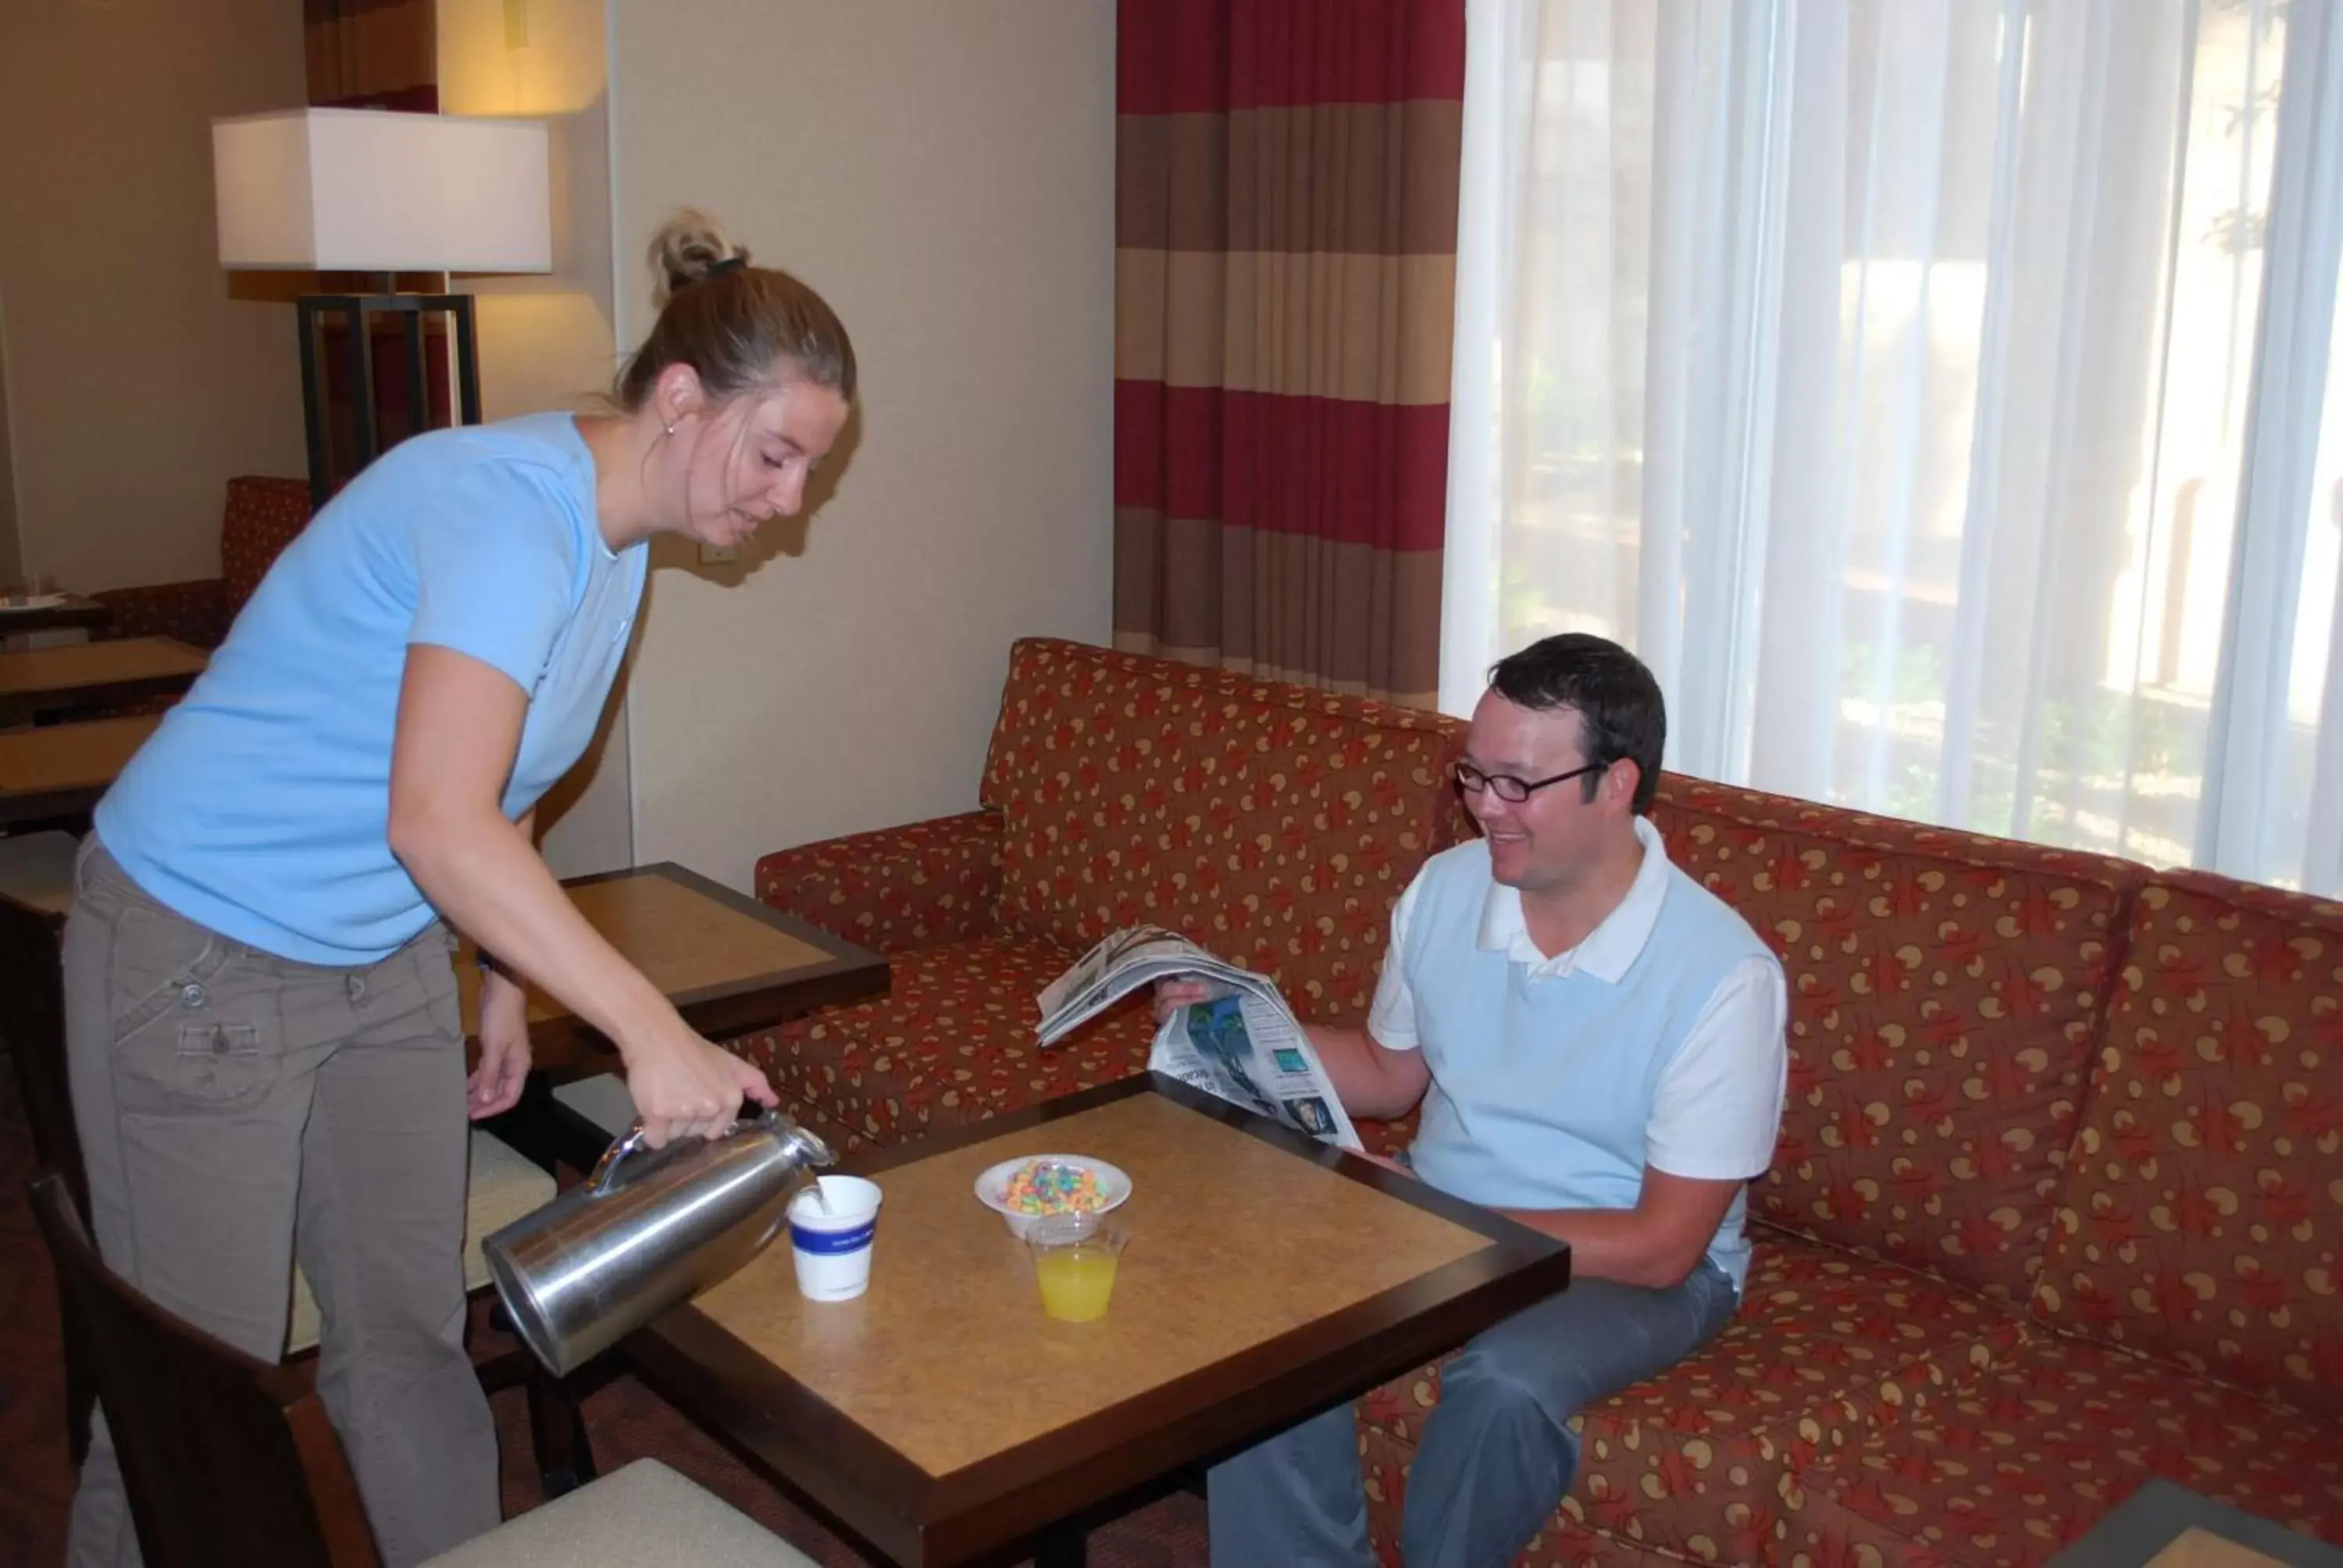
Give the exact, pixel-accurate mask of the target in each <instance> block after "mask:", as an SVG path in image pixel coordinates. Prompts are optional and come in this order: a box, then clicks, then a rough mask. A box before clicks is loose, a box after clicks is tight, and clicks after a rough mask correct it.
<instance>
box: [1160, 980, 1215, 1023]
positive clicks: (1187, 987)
mask: <svg viewBox="0 0 2343 1568" xmlns="http://www.w3.org/2000/svg"><path fill="white" fill-rule="evenodd" d="M1210 1000H1212V987H1210V986H1208V985H1206V984H1205V983H1204V982H1203V981H1202V980H1157V981H1156V982H1155V1027H1156V1028H1158V1029H1161V1028H1162V1027H1163V1026H1164V1025H1165V1024H1167V1023H1169V1022H1171V1021H1172V1014H1173V1013H1175V1012H1178V1011H1179V1010H1181V1009H1182V1008H1184V1007H1193V1006H1194V1005H1195V1004H1196V1003H1198V1002H1200V1001H1210Z"/></svg>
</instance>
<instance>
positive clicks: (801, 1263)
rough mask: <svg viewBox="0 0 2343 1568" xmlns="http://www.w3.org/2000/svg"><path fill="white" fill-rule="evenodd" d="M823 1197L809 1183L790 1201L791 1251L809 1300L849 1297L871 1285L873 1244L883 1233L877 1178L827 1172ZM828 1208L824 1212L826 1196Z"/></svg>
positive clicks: (843, 1298)
mask: <svg viewBox="0 0 2343 1568" xmlns="http://www.w3.org/2000/svg"><path fill="white" fill-rule="evenodd" d="M818 1180H819V1181H820V1183H821V1197H820V1198H817V1197H815V1196H814V1192H813V1189H812V1188H810V1187H809V1188H807V1189H806V1190H805V1191H802V1192H800V1193H799V1194H798V1195H797V1196H796V1197H795V1198H793V1199H791V1200H790V1201H789V1251H790V1253H791V1254H792V1256H794V1257H795V1259H796V1260H797V1266H798V1289H799V1292H803V1294H804V1295H805V1297H806V1299H807V1300H808V1301H813V1302H850V1301H852V1300H853V1299H854V1298H855V1297H857V1296H859V1295H860V1294H861V1293H862V1292H864V1291H866V1290H869V1289H870V1248H871V1243H872V1241H873V1239H874V1238H875V1237H876V1236H877V1235H878V1233H879V1201H880V1198H881V1197H883V1196H884V1194H882V1193H881V1192H880V1191H879V1183H877V1182H876V1181H864V1180H863V1179H862V1178H861V1177H860V1176H823V1177H820V1178H818ZM823 1199H827V1200H829V1202H830V1208H829V1210H828V1211H824V1210H823V1208H822V1200H823Z"/></svg>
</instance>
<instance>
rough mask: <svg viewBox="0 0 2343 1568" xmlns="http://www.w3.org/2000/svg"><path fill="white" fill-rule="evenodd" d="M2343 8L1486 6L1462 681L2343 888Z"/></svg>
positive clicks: (1448, 630) (1451, 560)
mask: <svg viewBox="0 0 2343 1568" xmlns="http://www.w3.org/2000/svg"><path fill="white" fill-rule="evenodd" d="M2337 8H2338V0H2030V3H2029V0H1471V10H1470V12H1469V35H1470V45H1469V48H1470V51H1471V53H1470V59H1469V64H1468V75H1467V85H1466V93H1465V97H1466V106H1465V114H1466V125H1465V149H1464V184H1463V193H1464V194H1463V223H1462V232H1461V234H1460V241H1459V246H1458V257H1457V263H1458V270H1459V284H1458V297H1459V298H1458V323H1457V325H1458V331H1457V356H1458V359H1457V377H1456V387H1455V402H1454V418H1455V425H1454V433H1453V443H1452V447H1453V450H1452V458H1451V462H1452V477H1451V498H1450V502H1451V504H1450V539H1449V546H1448V555H1447V559H1448V581H1447V584H1446V593H1445V598H1444V606H1443V615H1444V631H1443V673H1442V699H1443V706H1444V707H1447V708H1449V709H1450V710H1452V711H1457V712H1462V711H1466V710H1469V707H1470V704H1471V703H1472V701H1473V699H1475V698H1476V697H1477V696H1478V695H1479V692H1480V690H1481V689H1482V683H1483V673H1484V671H1485V669H1486V667H1487V665H1488V663H1489V662H1490V660H1491V659H1493V658H1496V657H1497V656H1499V655H1500V654H1502V653H1503V652H1504V651H1506V650H1508V649H1510V648H1515V647H1518V646H1520V645H1522V644H1523V643H1525V642H1527V641H1529V640H1531V639H1533V638H1536V637H1539V636H1543V635H1544V634H1546V633H1548V632H1552V631H1557V630H1566V629H1585V630H1593V631H1599V632H1602V633H1604V635H1607V636H1611V637H1615V638H1618V639H1620V640H1621V641H1623V642H1625V643H1626V644H1628V645H1629V646H1630V647H1633V648H1636V649H1637V650H1638V651H1639V652H1640V653H1642V655H1643V656H1644V658H1645V659H1646V660H1647V661H1648V662H1649V663H1650V664H1651V665H1652V666H1653V668H1654V669H1655V670H1656V671H1657V672H1658V674H1659V676H1660V678H1661V681H1662V683H1663V685H1664V687H1665V689H1666V690H1667V694H1668V699H1669V710H1670V719H1671V730H1672V734H1671V736H1670V745H1669V761H1670V765H1671V766H1672V767H1674V768H1677V769H1682V770H1684V771H1686V772H1690V773H1694V774H1699V775H1702V776H1704V777H1708V778H1715V779H1729V780H1734V781H1739V782H1745V783H1750V784H1755V785H1756V786H1758V787H1760V788H1765V789H1778V790H1782V791H1785V792H1786V793H1790V794H1795V795H1801V796H1805V797H1808V798H1810V799H1825V800H1833V801H1838V802H1843V803H1846V804H1851V805H1855V806H1860V807H1863V808H1865V809H1873V810H1880V811H1886V812H1893V813H1896V814H1898V815H1903V816H1910V817H1917V818H1921V819H1927V820H1932V821H1937V822H1943V823H1948V824H1953V825H1957V826H1961V827H1966V828H1972V829H1978V830H1980V831H1986V832H1993V833H2004V834H2010V835H2014V836H2016V837H2020V838H2028V839H2037V840H2041V841H2046V842H2050V843H2057V844H2066V845H2072V846H2076V847H2080V848H2088V849H2103V850H2107V851H2111V852H2116V853H2121V854H2126V855H2130V856H2134V857H2137V858H2140V859H2147V860H2149V861H2152V862H2156V863H2159V864H2176V863H2193V864H2197V865H2204V866H2210V867H2213V868H2215V869H2220V870H2224V871H2227V872H2229V873H2231V874H2233V875H2237V876H2244V877H2250V878H2255V879H2263V880H2269V881H2277V882H2282V883H2286V884H2288V885H2294V886H2308V887H2312V888H2316V889H2319V890H2326V891H2343V669H2338V665H2343V628H2338V621H2337V613H2336V612H2337V585H2338V571H2343V559H2338V558H2339V557H2343V551H2338V533H2343V374H2335V373H2330V366H2336V367H2343V352H2338V344H2337V338H2338V331H2337V313H2336V311H2335V294H2336V279H2337V269H2338V256H2343V17H2338V15H2337ZM2330 671H2335V675H2334V678H2329V676H2330Z"/></svg>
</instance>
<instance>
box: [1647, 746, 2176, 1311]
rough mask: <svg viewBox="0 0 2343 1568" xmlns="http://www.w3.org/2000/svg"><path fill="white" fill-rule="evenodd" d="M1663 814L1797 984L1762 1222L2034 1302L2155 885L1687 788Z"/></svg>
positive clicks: (1831, 812) (1669, 799) (1988, 842)
mask: <svg viewBox="0 0 2343 1568" xmlns="http://www.w3.org/2000/svg"><path fill="white" fill-rule="evenodd" d="M1653 819H1654V822H1656V823H1657V825H1658V826H1659V828H1660V829H1661V831H1662V832H1663V833H1664V835H1665V836H1666V839H1667V843H1668V853H1669V855H1670V856H1671V858H1673V859H1674V860H1675V862H1676V864H1677V865H1679V866H1680V867H1682V868H1683V869H1684V870H1685V871H1686V872H1687V873H1688V874H1690V875H1691V876H1693V877H1695V878H1697V879H1700V881H1701V882H1702V883H1703V884H1704V885H1705V886H1706V887H1707V888H1709V889H1710V890H1712V891H1714V892H1715V893H1716V894H1717V895H1718V896H1719V897H1721V898H1723V899H1724V900H1725V901H1726V902H1728V903H1730V904H1732V905H1733V906H1734V907H1735V909H1737V910H1740V911H1741V913H1742V915H1743V916H1744V917H1745V919H1746V920H1748V921H1749V923H1750V924H1751V925H1752V926H1754V927H1755V928H1756V930H1757V931H1758V934H1759V935H1761V936H1762V937H1764V938H1765V940H1766V941H1767V942H1769V943H1770V944H1771V945H1772V946H1773V948H1774V950H1775V951H1776V952H1777V953H1779V954H1780V955H1781V958H1782V962H1783V968H1784V970H1785V975H1786V978H1787V980H1788V983H1789V988H1790V1094H1789V1097H1788V1101H1787V1103H1786V1104H1785V1107H1784V1110H1783V1116H1782V1133H1781V1141H1780V1143H1779V1145H1778V1147H1777V1150H1776V1152H1775V1160H1774V1168H1773V1170H1772V1171H1770V1172H1769V1173H1768V1175H1767V1176H1766V1178H1765V1183H1764V1184H1763V1185H1762V1186H1761V1187H1760V1188H1759V1189H1758V1190H1757V1192H1756V1193H1755V1197H1754V1198H1753V1201H1752V1204H1751V1211H1752V1212H1753V1213H1754V1214H1757V1215H1762V1216H1763V1217H1764V1218H1765V1219H1766V1220H1768V1221H1772V1222H1773V1223H1775V1224H1777V1225H1781V1226H1784V1227H1785V1228H1788V1229H1791V1230H1795V1231H1801V1232H1803V1233H1805V1234H1807V1235H1811V1236H1814V1237H1815V1238H1817V1239H1819V1240H1822V1241H1830V1242H1834V1243H1836V1244H1839V1245H1843V1246H1850V1247H1856V1248H1861V1249H1864V1250H1865V1251H1871V1252H1874V1253H1876V1254H1877V1255H1878V1256H1880V1257H1883V1258H1886V1259H1890V1260H1892V1261H1896V1262H1900V1263H1906V1264H1909V1265H1911V1266H1913V1267H1915V1268H1921V1269H1926V1270H1929V1271H1933V1272H1936V1273H1937V1274H1940V1275H1942V1276H1943V1277H1945V1278H1946V1279H1948V1280H1953V1281H1956V1282H1959V1283H1962V1284H1966V1285H1969V1286H1971V1287H1973V1288H1975V1289H1977V1290H1981V1291H1984V1292H1987V1293H1988V1294H1990V1295H1992V1296H1994V1297H1995V1298H1996V1299H1997V1300H2000V1301H2004V1302H2009V1303H2011V1304H2013V1305H2016V1304H2020V1303H2023V1302H2025V1301H2026V1299H2027V1296H2028V1294H2029V1293H2030V1292H2031V1290H2032V1288H2033V1281H2034V1275H2035V1272H2036V1271H2037V1270H2038V1268H2039V1267H2040V1262H2041V1257H2042V1250H2043V1246H2044V1242H2045V1241H2046V1236H2047V1233H2048V1229H2049V1221H2050V1213H2051V1210H2052V1208H2053V1206H2054V1204H2055V1194H2056V1188H2057V1183H2058V1181H2059V1177H2060V1173H2061V1170H2062V1167H2063V1164H2064V1161H2065V1159H2066V1144H2067V1141H2068V1140H2069V1138H2070V1137H2071V1136H2072V1132H2073V1126H2074V1118H2075V1107H2076V1102H2077V1099H2078V1097H2079V1093H2080V1090H2081V1085H2082V1079H2083V1074H2084V1070H2085V1067H2086V1063H2087V1059H2088V1053H2089V1050H2090V1047H2091V1045H2092V1043H2093V1042H2094V1040H2096V1038H2097V1022H2098V1019H2099V1013H2100V1010H2101V1008H2102V1007H2103V1005H2104V1001H2105V998H2106V996H2107V990H2108V989H2109V987H2110V986H2111V984H2112V982H2113V970H2114V966H2115V963H2116V961H2117V953H2118V950H2119V940H2118V939H2119V936H2120V933H2121V931H2122V929H2123V917H2124V912H2125V910H2126V908H2127V901H2128V899H2129V897H2130V895H2131V893H2132V891H2133V890H2134V889H2135V888H2136V887H2137V884H2138V882H2139V881H2140V880H2141V879H2143V878H2144V877H2145V872H2143V871H2142V870H2141V869H2139V868H2137V867H2136V866H2132V865H2130V864H2129V863H2128V862H2125V861H2120V860H2110V859H2102V858H2100V857H2097V856H2091V855H2081V854H2073V853H2068V852H2066V851H2062V850H2053V849H2038V848H2036V847H2033V846H2029V845H2023V844H2016V843H2010V842H2006V841H2004V840H2001V839H1981V838H1976V837H1974V836H1972V835H1968V834H1963V833H1954V832H1946V831H1942V830H1938V829H1928V828H1922V827H1918V826H1916V825H1914V824H1912V823H1908V822H1899V821H1894V820H1891V819H1885V818H1876V817H1865V816H1861V815H1858V814H1856V813H1855V812H1851V811H1845V810H1842V809H1836V808H1832V807H1825V806H1816V805H1813V804H1810V803H1808V802H1805V801H1800V800H1792V799H1786V798H1785V797H1782V796H1775V795H1763V794H1759V793H1757V792H1755V791H1753V790H1745V789H1726V788H1724V787H1723V786H1719V785H1712V784H1702V783H1698V782H1696V781H1694V780H1691V779H1681V778H1676V777H1670V778H1668V779H1665V780H1664V787H1663V789H1662V793H1661V797H1660V800H1659V804H1658V806H1657V808H1656V809H1654V812H1653Z"/></svg>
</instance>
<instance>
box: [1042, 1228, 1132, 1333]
mask: <svg viewBox="0 0 2343 1568" xmlns="http://www.w3.org/2000/svg"><path fill="white" fill-rule="evenodd" d="M1130 1241H1131V1233H1130V1232H1129V1231H1125V1230H1124V1229H1123V1228H1122V1227H1121V1225H1118V1224H1116V1223H1115V1222H1114V1221H1111V1220H1110V1219H1107V1218H1106V1217H1105V1216H1104V1215H1101V1214H1097V1213H1091V1212H1083V1213H1076V1214H1045V1215H1043V1216H1041V1218H1039V1219H1037V1220H1035V1221H1033V1222H1032V1223H1031V1224H1030V1225H1028V1226H1027V1227H1026V1230H1025V1247H1026V1250H1027V1251H1030V1252H1031V1253H1032V1255H1033V1279H1034V1282H1035V1283H1036V1284H1038V1285H1039V1286H1040V1287H1041V1310H1042V1311H1043V1312H1047V1313H1049V1314H1050V1316H1051V1317H1053V1318H1055V1319H1057V1320H1058V1321H1059V1322H1067V1323H1087V1322H1093V1321H1095V1320H1096V1319H1099V1318H1102V1317H1104V1316H1106V1309H1107V1303H1108V1302H1109V1301H1111V1299H1112V1298H1113V1295H1114V1276H1115V1270H1116V1267H1117V1265H1118V1264H1119V1263H1120V1262H1121V1259H1122V1250H1123V1248H1124V1247H1125V1246H1127V1245H1128V1244H1129V1243H1130Z"/></svg>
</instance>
